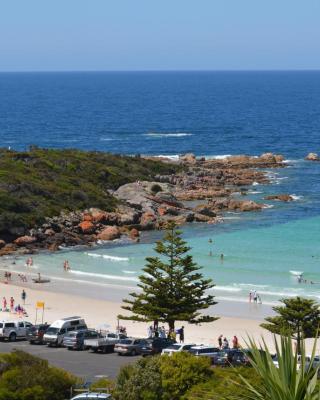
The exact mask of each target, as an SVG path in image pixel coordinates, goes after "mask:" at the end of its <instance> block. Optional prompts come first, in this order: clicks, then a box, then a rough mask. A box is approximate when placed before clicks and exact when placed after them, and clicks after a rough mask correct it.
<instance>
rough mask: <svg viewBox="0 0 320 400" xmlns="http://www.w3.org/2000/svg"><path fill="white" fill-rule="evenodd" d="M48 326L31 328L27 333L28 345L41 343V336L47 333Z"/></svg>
mask: <svg viewBox="0 0 320 400" xmlns="http://www.w3.org/2000/svg"><path fill="white" fill-rule="evenodd" d="M49 326H50V325H49V324H40V325H34V326H31V327H30V328H29V329H28V332H27V339H28V340H29V343H30V344H34V343H38V344H42V343H43V335H44V334H45V333H46V332H47V330H48V328H49Z"/></svg>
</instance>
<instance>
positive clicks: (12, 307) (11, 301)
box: [10, 296, 14, 312]
mask: <svg viewBox="0 0 320 400" xmlns="http://www.w3.org/2000/svg"><path fill="white" fill-rule="evenodd" d="M13 311H14V298H13V297H12V296H11V297H10V312H13Z"/></svg>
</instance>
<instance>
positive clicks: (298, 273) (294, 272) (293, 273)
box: [289, 271, 303, 276]
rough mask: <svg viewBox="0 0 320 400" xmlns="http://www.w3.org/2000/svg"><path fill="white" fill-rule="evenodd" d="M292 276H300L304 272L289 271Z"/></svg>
mask: <svg viewBox="0 0 320 400" xmlns="http://www.w3.org/2000/svg"><path fill="white" fill-rule="evenodd" d="M289 272H290V274H291V275H294V276H300V275H302V274H303V271H289Z"/></svg>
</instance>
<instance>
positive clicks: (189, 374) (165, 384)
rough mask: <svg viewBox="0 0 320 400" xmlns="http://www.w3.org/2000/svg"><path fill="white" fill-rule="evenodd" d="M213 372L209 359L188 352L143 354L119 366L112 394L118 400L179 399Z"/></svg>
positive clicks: (207, 378) (210, 376) (208, 377)
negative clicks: (166, 354) (143, 356)
mask: <svg viewBox="0 0 320 400" xmlns="http://www.w3.org/2000/svg"><path fill="white" fill-rule="evenodd" d="M212 376H213V371H212V369H211V367H210V360H209V359H206V358H197V357H194V356H193V355H191V354H189V353H184V352H182V353H176V354H173V355H172V356H158V357H152V358H143V359H141V360H139V361H138V362H137V363H135V364H133V365H128V366H125V367H123V368H122V369H121V371H120V374H119V376H118V379H117V382H116V387H115V390H114V392H113V396H114V397H115V399H117V400H178V399H182V398H183V396H184V395H185V394H186V393H187V391H188V390H189V388H190V387H192V386H193V385H196V384H198V383H200V382H205V381H207V380H209V379H210V378H212Z"/></svg>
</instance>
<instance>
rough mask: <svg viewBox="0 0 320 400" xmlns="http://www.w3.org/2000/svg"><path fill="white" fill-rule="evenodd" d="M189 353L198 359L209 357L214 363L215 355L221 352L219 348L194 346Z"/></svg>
mask: <svg viewBox="0 0 320 400" xmlns="http://www.w3.org/2000/svg"><path fill="white" fill-rule="evenodd" d="M189 352H190V353H191V354H193V355H195V356H197V357H209V358H210V359H211V361H212V358H213V356H214V355H216V354H217V353H219V352H220V349H219V347H214V346H205V345H201V346H193V347H191V348H190V350H189Z"/></svg>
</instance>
